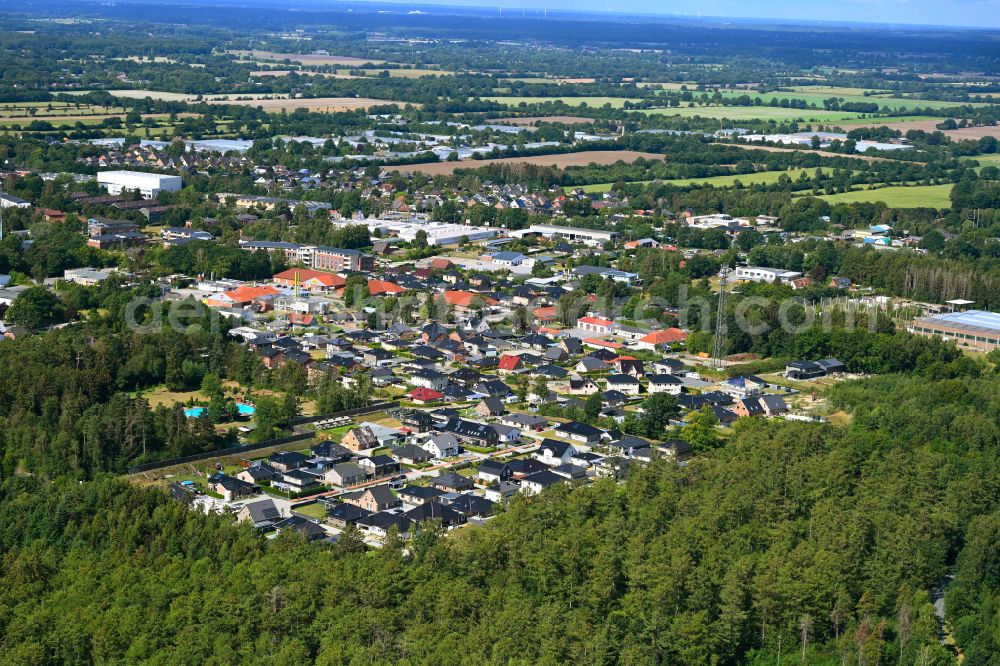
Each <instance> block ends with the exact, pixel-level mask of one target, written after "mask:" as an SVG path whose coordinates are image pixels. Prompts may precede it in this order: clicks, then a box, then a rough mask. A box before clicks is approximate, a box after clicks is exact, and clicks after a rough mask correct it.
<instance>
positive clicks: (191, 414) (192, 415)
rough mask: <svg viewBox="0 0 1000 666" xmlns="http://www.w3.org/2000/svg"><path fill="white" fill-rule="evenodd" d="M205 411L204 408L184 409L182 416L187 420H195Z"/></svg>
mask: <svg viewBox="0 0 1000 666" xmlns="http://www.w3.org/2000/svg"><path fill="white" fill-rule="evenodd" d="M207 411H208V409H206V408H205V407H185V408H184V416H186V417H188V418H189V419H196V418H198V417H200V416H201V415H202V414H204V413H205V412H207Z"/></svg>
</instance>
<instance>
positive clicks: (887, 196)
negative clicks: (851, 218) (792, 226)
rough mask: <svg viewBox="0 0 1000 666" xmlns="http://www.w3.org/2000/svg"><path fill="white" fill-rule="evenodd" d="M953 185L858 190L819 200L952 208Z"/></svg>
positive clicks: (824, 196) (901, 186) (907, 206)
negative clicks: (879, 202) (878, 202)
mask: <svg viewBox="0 0 1000 666" xmlns="http://www.w3.org/2000/svg"><path fill="white" fill-rule="evenodd" d="M952 187H953V185H951V184H950V183H949V184H946V185H916V186H913V187H907V186H905V185H898V186H892V187H882V188H879V189H875V190H856V191H854V192H843V193H841V194H826V195H822V196H820V197H818V198H820V199H823V200H825V201H828V202H829V203H832V204H833V203H858V202H863V203H871V202H877V201H881V202H884V203H885V204H886V205H887V206H891V207H893V208H937V209H942V208H950V207H951V199H950V198H949V195H950V194H951V190H952Z"/></svg>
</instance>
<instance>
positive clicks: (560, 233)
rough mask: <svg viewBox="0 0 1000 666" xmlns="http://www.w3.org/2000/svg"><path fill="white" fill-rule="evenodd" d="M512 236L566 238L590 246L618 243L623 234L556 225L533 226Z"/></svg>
mask: <svg viewBox="0 0 1000 666" xmlns="http://www.w3.org/2000/svg"><path fill="white" fill-rule="evenodd" d="M510 235H511V236H517V237H519V238H523V237H525V236H530V235H539V236H544V237H545V238H565V239H566V240H570V241H578V242H581V243H587V244H589V245H604V244H605V243H613V242H615V241H617V240H618V239H619V238H620V237H621V234H620V233H618V232H617V231H603V230H601V229H579V228H577V227H561V226H559V225H556V224H533V225H531V226H530V227H528V228H527V229H521V230H518V231H512V232H511V233H510Z"/></svg>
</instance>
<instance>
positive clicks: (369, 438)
mask: <svg viewBox="0 0 1000 666" xmlns="http://www.w3.org/2000/svg"><path fill="white" fill-rule="evenodd" d="M340 441H341V444H343V445H344V446H345V447H347V448H348V449H350V450H351V451H367V450H369V449H377V448H378V447H379V441H378V439H377V438H376V437H375V433H374V432H373V431H372V429H371V428H368V427H366V426H361V427H358V428H353V429H351V430H348V431H347V433H346V434H345V435H344V437H343V438H342V439H341V440H340Z"/></svg>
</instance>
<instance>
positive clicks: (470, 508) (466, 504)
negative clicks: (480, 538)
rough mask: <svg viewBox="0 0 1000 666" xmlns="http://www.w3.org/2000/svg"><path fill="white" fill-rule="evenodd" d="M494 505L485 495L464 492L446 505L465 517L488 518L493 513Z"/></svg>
mask: <svg viewBox="0 0 1000 666" xmlns="http://www.w3.org/2000/svg"><path fill="white" fill-rule="evenodd" d="M494 505H495V503H494V502H492V501H490V500H488V499H486V498H485V497H477V496H476V495H469V494H465V495H461V496H460V497H459V498H458V499H456V500H455V501H454V502H452V503H451V504H449V505H448V506H450V507H451V508H452V509H454V510H455V511H458V512H459V513H460V514H462V515H463V516H465V517H466V518H488V517H489V516H492V515H493V507H494Z"/></svg>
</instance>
